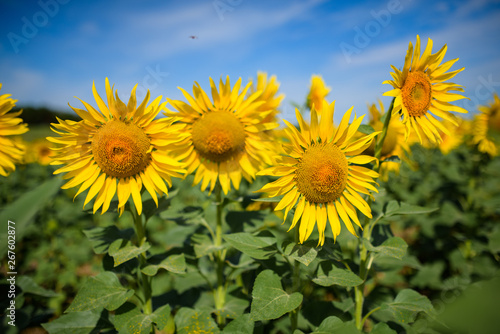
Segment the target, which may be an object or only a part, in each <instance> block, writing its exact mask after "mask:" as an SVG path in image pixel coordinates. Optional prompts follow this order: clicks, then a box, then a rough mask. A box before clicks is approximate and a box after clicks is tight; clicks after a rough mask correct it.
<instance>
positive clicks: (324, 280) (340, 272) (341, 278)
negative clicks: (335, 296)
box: [313, 266, 363, 287]
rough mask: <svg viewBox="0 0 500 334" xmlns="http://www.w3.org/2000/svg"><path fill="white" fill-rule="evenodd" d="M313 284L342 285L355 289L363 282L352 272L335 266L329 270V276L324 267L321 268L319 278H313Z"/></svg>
mask: <svg viewBox="0 0 500 334" xmlns="http://www.w3.org/2000/svg"><path fill="white" fill-rule="evenodd" d="M313 282H314V283H316V284H318V285H321V286H332V285H340V286H347V287H354V286H358V285H360V284H361V283H363V280H362V279H361V278H360V277H359V276H358V275H356V274H355V273H353V272H352V271H350V270H347V269H340V268H337V267H335V266H332V268H331V269H330V270H328V274H325V273H324V269H323V266H319V268H318V276H317V277H316V278H313Z"/></svg>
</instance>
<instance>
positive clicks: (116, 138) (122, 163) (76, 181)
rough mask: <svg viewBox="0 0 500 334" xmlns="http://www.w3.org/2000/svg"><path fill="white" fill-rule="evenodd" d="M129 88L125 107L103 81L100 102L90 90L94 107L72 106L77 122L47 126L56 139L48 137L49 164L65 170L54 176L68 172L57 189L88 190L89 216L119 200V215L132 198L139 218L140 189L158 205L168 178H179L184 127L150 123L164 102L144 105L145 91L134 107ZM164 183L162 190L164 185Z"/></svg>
mask: <svg viewBox="0 0 500 334" xmlns="http://www.w3.org/2000/svg"><path fill="white" fill-rule="evenodd" d="M136 88H137V85H136V86H135V87H134V88H133V90H132V93H131V95H130V99H129V101H128V103H127V104H125V103H123V102H122V101H121V100H120V98H119V97H118V92H115V94H113V87H111V86H110V85H109V81H108V79H107V78H106V97H107V101H108V104H106V103H104V101H103V100H102V98H101V97H100V96H99V94H98V93H97V90H96V88H95V84H94V85H93V87H92V89H93V93H94V98H95V100H96V103H97V106H98V108H94V107H92V106H91V105H90V104H88V103H86V102H85V101H81V102H82V103H83V105H84V106H85V110H84V109H79V108H73V107H71V106H70V107H71V108H72V109H73V110H74V111H75V112H76V113H77V114H78V115H79V116H80V117H81V118H82V120H81V121H78V122H75V121H64V120H60V119H58V121H59V123H54V124H52V127H53V128H52V130H53V131H54V132H55V133H57V134H59V135H60V136H59V137H48V138H47V139H48V140H49V141H51V142H52V143H54V144H55V145H56V146H57V147H56V148H54V158H53V162H52V164H53V165H64V166H63V167H61V168H59V169H58V170H56V171H55V172H54V174H59V173H64V172H67V174H65V175H64V176H63V178H65V179H70V180H69V181H68V182H67V183H66V184H64V185H63V186H62V188H64V189H67V188H72V187H76V186H79V190H78V192H77V194H76V196H77V195H78V194H80V193H81V192H83V191H85V190H87V189H88V193H87V197H86V199H85V203H84V206H85V205H86V204H87V203H88V202H89V201H90V200H92V199H93V198H95V200H94V208H93V211H94V213H95V212H96V211H97V210H98V209H99V208H100V207H101V206H102V213H104V212H106V211H107V210H108V208H109V205H110V203H111V200H112V199H113V197H114V196H115V194H116V195H117V197H118V211H119V212H120V213H122V212H123V210H124V207H125V204H126V202H127V201H128V199H129V198H130V197H132V200H133V203H134V205H135V208H136V210H137V212H138V213H139V214H141V212H142V200H141V189H142V187H143V186H144V188H146V190H147V191H148V192H149V193H150V195H151V197H152V198H153V200H154V201H155V202H156V204H157V205H158V197H157V194H160V195H162V194H163V193H168V189H167V185H168V186H171V185H172V183H171V177H182V175H181V174H182V173H184V172H185V170H184V169H183V168H182V163H181V162H180V160H182V154H183V152H182V149H183V147H182V146H179V142H182V140H184V139H185V137H186V135H185V134H183V131H182V130H183V128H184V125H182V124H174V121H175V119H171V118H163V119H155V117H156V116H157V115H158V113H159V112H160V111H161V110H162V109H163V108H164V106H165V104H166V102H163V103H160V101H161V96H160V97H158V98H156V99H155V100H154V101H152V102H151V103H150V104H149V105H148V102H149V91H148V92H147V94H146V97H145V99H144V101H142V103H141V104H140V105H139V106H137V103H136V95H135V90H136ZM165 183H167V185H166V184H165Z"/></svg>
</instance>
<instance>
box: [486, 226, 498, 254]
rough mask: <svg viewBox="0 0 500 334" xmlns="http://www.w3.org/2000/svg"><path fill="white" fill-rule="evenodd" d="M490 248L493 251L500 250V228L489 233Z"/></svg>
mask: <svg viewBox="0 0 500 334" xmlns="http://www.w3.org/2000/svg"><path fill="white" fill-rule="evenodd" d="M488 248H489V250H490V252H492V253H499V252H500V228H497V229H496V230H494V231H493V232H492V233H490V234H488Z"/></svg>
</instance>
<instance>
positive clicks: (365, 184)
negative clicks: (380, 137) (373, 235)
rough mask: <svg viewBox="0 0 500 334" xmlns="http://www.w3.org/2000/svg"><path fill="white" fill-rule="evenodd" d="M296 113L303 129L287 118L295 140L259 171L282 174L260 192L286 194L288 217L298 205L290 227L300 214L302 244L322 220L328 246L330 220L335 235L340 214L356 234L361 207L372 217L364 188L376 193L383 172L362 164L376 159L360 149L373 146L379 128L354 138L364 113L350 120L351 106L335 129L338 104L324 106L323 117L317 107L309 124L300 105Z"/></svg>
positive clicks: (290, 136) (322, 238) (281, 204)
mask: <svg viewBox="0 0 500 334" xmlns="http://www.w3.org/2000/svg"><path fill="white" fill-rule="evenodd" d="M295 113H296V115H297V120H298V122H299V126H300V131H299V130H297V128H296V127H295V126H293V125H292V124H290V123H289V122H287V121H286V120H285V121H284V122H285V123H286V125H287V128H286V129H285V131H286V133H287V136H288V139H289V140H290V144H284V145H283V149H284V151H285V152H286V153H285V154H284V155H282V156H281V157H280V158H278V160H277V164H275V165H274V166H272V167H270V168H267V169H265V170H263V171H261V172H259V173H258V175H271V176H279V179H278V180H276V181H273V182H271V183H268V184H266V185H265V186H264V187H262V188H261V189H260V190H258V191H259V192H265V193H267V195H268V196H269V197H275V196H280V195H284V196H283V198H282V199H281V200H280V202H279V203H278V205H277V206H276V208H275V210H282V209H285V218H284V220H286V216H287V214H288V212H289V211H290V210H291V209H292V208H293V207H296V208H295V213H294V217H293V221H292V225H291V226H290V229H289V230H291V229H292V228H294V227H295V225H296V224H297V222H298V221H299V219H301V222H300V228H299V235H300V242H301V243H303V242H304V241H305V240H307V239H308V238H309V236H310V235H311V233H312V232H313V230H314V226H315V225H316V223H317V225H318V231H319V243H318V245H323V243H324V241H325V229H326V222H327V220H328V221H329V222H330V226H331V229H332V232H333V237H334V239H335V240H336V238H337V236H338V235H339V233H340V220H339V217H340V218H341V219H342V221H343V222H344V224H345V226H346V227H347V229H348V230H349V232H351V233H352V234H353V235H356V231H355V230H354V227H353V224H352V222H354V223H355V224H356V225H358V226H359V227H362V226H361V224H360V222H359V219H358V214H357V211H356V209H358V210H359V211H361V212H362V213H363V214H364V215H365V216H367V217H371V216H372V214H371V209H370V207H369V206H368V204H367V203H366V201H365V200H364V199H363V198H362V197H361V196H360V194H359V193H363V194H370V193H369V190H372V191H375V192H377V189H376V188H375V187H374V186H373V185H372V183H375V181H374V180H373V179H374V178H377V177H378V173H376V172H374V171H372V170H371V169H368V168H366V167H363V166H360V165H364V164H367V163H370V162H372V161H374V160H376V159H375V158H374V157H371V156H367V155H359V154H360V153H361V152H363V151H364V150H365V149H366V148H367V147H368V146H370V144H371V142H372V140H373V138H374V137H375V136H376V135H377V134H379V132H374V133H372V134H370V135H368V136H364V137H362V138H359V139H357V140H355V139H354V135H355V134H356V131H357V130H358V128H359V126H360V124H361V121H362V120H363V116H362V117H356V116H354V120H353V122H352V123H351V124H350V125H349V124H348V123H349V119H350V117H351V113H352V108H351V109H349V110H348V111H347V112H346V113H345V115H344V116H343V118H342V121H341V122H340V124H339V126H338V128H337V129H336V130H334V127H333V103H332V104H331V107H329V106H326V105H325V107H324V108H323V109H322V110H321V113H322V114H321V118H320V119H318V115H317V113H316V110H315V108H313V109H312V110H311V124H310V125H309V126H308V125H307V124H306V123H305V122H304V120H303V119H302V115H301V114H300V112H299V111H298V110H296V111H295ZM296 204H297V205H296Z"/></svg>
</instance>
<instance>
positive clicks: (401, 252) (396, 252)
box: [363, 237, 408, 260]
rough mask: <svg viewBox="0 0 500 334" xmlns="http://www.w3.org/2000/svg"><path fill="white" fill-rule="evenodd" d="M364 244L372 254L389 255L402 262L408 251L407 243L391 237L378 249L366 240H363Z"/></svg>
mask: <svg viewBox="0 0 500 334" xmlns="http://www.w3.org/2000/svg"><path fill="white" fill-rule="evenodd" d="M363 242H365V245H366V248H367V249H368V250H369V251H370V252H374V253H379V254H381V255H387V256H390V257H394V258H396V259H400V260H401V259H402V258H403V256H405V254H406V249H407V248H408V245H407V244H406V242H405V241H404V240H403V239H401V238H400V237H390V238H389V239H387V240H386V241H384V242H383V243H382V244H381V245H380V246H377V247H375V246H373V245H372V244H371V243H369V242H368V241H367V240H366V239H363Z"/></svg>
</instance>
